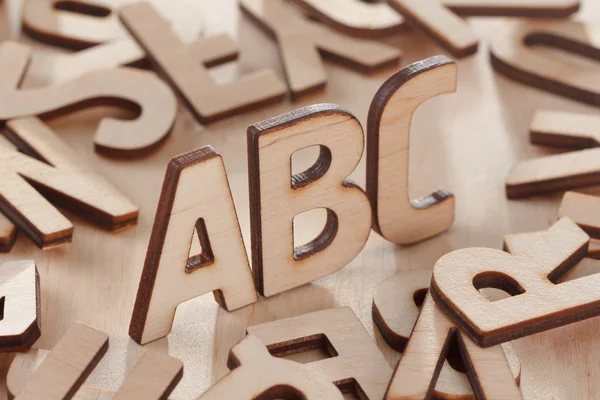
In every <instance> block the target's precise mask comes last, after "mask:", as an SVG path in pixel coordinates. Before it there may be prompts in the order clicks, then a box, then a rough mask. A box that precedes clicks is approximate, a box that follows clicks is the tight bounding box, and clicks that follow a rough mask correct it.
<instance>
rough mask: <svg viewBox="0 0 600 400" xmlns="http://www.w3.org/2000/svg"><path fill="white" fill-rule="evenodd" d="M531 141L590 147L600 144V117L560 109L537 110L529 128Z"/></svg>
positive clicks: (582, 147)
mask: <svg viewBox="0 0 600 400" xmlns="http://www.w3.org/2000/svg"><path fill="white" fill-rule="evenodd" d="M529 132H530V139H531V143H533V144H540V145H547V146H554V147H567V148H570V149H588V148H592V147H598V146H600V117H599V116H597V115H591V114H575V113H569V112H560V111H537V112H536V113H535V115H534V117H533V120H532V122H531V127H530V128H529Z"/></svg>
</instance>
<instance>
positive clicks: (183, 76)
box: [120, 2, 285, 123]
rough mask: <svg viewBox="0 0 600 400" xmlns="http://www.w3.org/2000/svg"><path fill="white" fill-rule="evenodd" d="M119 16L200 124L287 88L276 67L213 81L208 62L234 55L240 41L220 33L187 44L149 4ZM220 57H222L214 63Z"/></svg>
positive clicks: (277, 96) (279, 95) (268, 100)
mask: <svg viewBox="0 0 600 400" xmlns="http://www.w3.org/2000/svg"><path fill="white" fill-rule="evenodd" d="M120 15H121V20H122V21H123V24H124V25H125V27H126V28H127V29H128V30H129V31H130V33H131V35H132V36H133V37H134V38H135V39H136V40H137V41H138V43H139V45H140V46H141V47H142V48H143V49H144V50H145V51H146V54H147V55H148V58H150V60H151V61H152V62H153V64H154V65H155V66H156V67H157V68H158V69H159V70H160V71H161V72H162V74H163V75H164V76H165V77H166V78H167V80H168V82H169V83H170V84H171V87H172V88H173V90H175V91H176V92H177V93H179V95H180V96H181V98H182V99H183V100H184V101H185V103H186V104H187V106H188V107H189V109H190V111H191V112H192V113H193V114H194V116H195V117H196V119H197V120H198V121H200V122H201V123H208V122H212V121H216V120H218V119H222V118H225V117H228V116H231V115H233V114H235V113H239V112H243V111H247V110H249V109H253V108H256V107H261V106H263V105H266V104H272V103H276V102H279V101H281V100H282V99H283V97H284V95H285V87H284V85H283V83H281V81H280V80H279V78H278V77H277V75H276V74H275V72H273V71H272V70H262V71H258V72H256V73H254V74H251V75H247V76H245V77H244V78H242V79H241V80H239V81H237V82H234V83H230V84H228V85H219V84H217V83H216V82H214V80H213V79H212V78H211V76H210V74H209V73H208V69H207V66H208V65H207V64H209V65H210V64H212V65H215V64H219V63H221V62H222V61H223V60H231V56H232V55H233V56H234V57H235V55H236V53H235V51H231V50H230V49H232V48H234V46H235V44H234V43H233V42H232V40H231V39H230V38H229V37H227V36H216V37H212V38H206V39H199V40H198V41H196V42H194V43H190V44H185V43H183V42H182V41H181V40H180V39H179V38H178V37H177V36H176V35H175V34H174V32H173V30H172V29H171V27H170V26H169V24H168V23H167V21H165V20H164V19H163V18H162V17H161V16H160V14H158V12H157V11H156V10H155V9H154V8H153V7H152V6H151V5H150V4H149V3H148V2H140V3H137V4H131V5H128V6H125V7H123V8H122V9H121V11H120ZM222 47H223V48H222ZM215 59H216V60H219V59H220V60H219V61H218V62H214V60H215Z"/></svg>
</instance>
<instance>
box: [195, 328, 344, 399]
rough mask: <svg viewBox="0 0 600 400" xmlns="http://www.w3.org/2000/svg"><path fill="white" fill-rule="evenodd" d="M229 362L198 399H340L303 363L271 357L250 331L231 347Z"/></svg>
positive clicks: (323, 379)
mask: <svg viewBox="0 0 600 400" xmlns="http://www.w3.org/2000/svg"><path fill="white" fill-rule="evenodd" d="M228 366H229V368H230V369H231V370H232V371H231V372H230V373H229V374H228V375H227V376H225V377H223V378H222V379H221V380H219V381H218V382H217V383H215V385H214V386H213V387H211V388H210V389H208V391H206V393H204V394H203V395H202V396H200V398H199V400H223V399H236V400H257V399H265V400H271V399H302V400H323V399H327V400H342V399H343V396H342V393H341V392H340V391H339V390H338V389H337V388H336V387H335V386H334V385H333V383H331V382H328V381H327V380H325V378H324V377H323V376H321V375H319V374H318V373H316V372H314V371H313V370H312V369H310V368H308V367H307V366H306V365H302V364H299V363H296V362H294V361H289V360H283V359H280V358H275V357H271V355H270V354H269V352H268V351H267V349H266V347H265V346H264V345H263V344H262V343H261V342H260V339H258V338H257V337H255V336H252V335H248V336H246V338H244V339H243V340H242V341H241V342H240V343H238V344H237V345H235V346H234V347H233V348H232V349H231V353H230V355H229V362H228Z"/></svg>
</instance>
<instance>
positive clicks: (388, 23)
mask: <svg viewBox="0 0 600 400" xmlns="http://www.w3.org/2000/svg"><path fill="white" fill-rule="evenodd" d="M293 1H294V3H296V4H297V5H298V6H300V7H302V8H303V9H304V10H305V11H306V12H307V13H308V14H309V15H310V16H311V17H314V18H317V19H319V20H320V21H322V22H323V23H325V24H328V25H331V26H332V27H334V28H335V29H337V30H339V31H341V32H344V33H347V34H349V35H355V36H362V37H379V36H386V35H390V34H393V33H394V32H397V31H398V30H399V29H400V28H401V27H402V26H403V21H404V19H403V18H402V16H401V15H400V14H398V13H397V12H396V11H395V10H394V8H392V7H391V6H390V5H389V4H387V3H373V4H370V3H366V2H362V1H359V0H350V1H346V0H327V1H322V0H293ZM425 3H426V1H418V2H417V1H415V2H414V4H413V3H411V2H409V1H403V0H400V1H397V2H394V4H396V7H397V9H398V10H400V11H401V12H404V11H403V10H407V13H408V14H409V17H412V19H413V21H414V22H417V23H419V25H421V26H424V27H425V28H426V30H427V31H429V32H431V33H432V34H434V37H437V38H439V41H440V42H442V44H447V45H448V46H449V47H451V46H452V45H457V43H455V41H456V40H460V38H459V37H457V36H454V35H455V33H454V32H453V31H452V25H453V24H457V25H458V24H460V22H461V21H458V20H456V21H455V20H454V18H453V17H451V16H447V15H446V13H445V11H444V10H443V9H442V10H438V11H437V12H436V10H435V8H436V7H437V8H443V7H447V8H448V9H450V10H452V11H454V12H455V13H457V14H459V15H461V16H476V15H498V16H501V15H509V16H529V17H546V18H547V17H566V16H569V15H570V14H572V13H574V12H576V11H577V10H578V9H579V3H580V0H521V1H519V2H515V0H480V1H476V0H437V3H439V5H438V4H436V3H435V2H431V3H428V4H426V5H423V4H425ZM420 7H425V8H422V9H421V8H420ZM412 10H415V12H413V13H411V12H410V11H412ZM432 10H433V11H432ZM419 11H427V12H426V13H424V12H419ZM442 22H443V23H444V24H442ZM463 24H464V25H466V23H463ZM466 26H467V27H468V25H466ZM462 29H470V28H462V27H461V30H462ZM458 44H459V43H458Z"/></svg>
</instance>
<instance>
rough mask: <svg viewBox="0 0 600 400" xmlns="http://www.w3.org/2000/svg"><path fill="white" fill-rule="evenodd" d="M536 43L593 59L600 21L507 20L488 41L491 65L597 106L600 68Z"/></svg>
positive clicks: (599, 53)
mask: <svg viewBox="0 0 600 400" xmlns="http://www.w3.org/2000/svg"><path fill="white" fill-rule="evenodd" d="M535 45H545V46H550V47H555V48H558V49H562V50H566V51H568V52H573V53H577V54H580V55H582V56H585V57H588V58H590V59H593V60H596V59H598V58H599V57H600V25H598V24H596V25H592V24H585V23H581V22H575V21H571V20H565V21H559V22H548V21H544V22H535V21H519V22H512V23H507V25H506V26H504V27H503V29H500V30H498V33H497V34H496V36H494V38H493V39H492V42H491V43H490V54H491V60H492V65H493V66H494V68H495V69H496V71H498V72H500V73H501V74H503V75H506V76H507V77H509V78H511V79H514V80H516V81H519V82H521V83H524V84H526V85H530V86H533V87H535V88H538V89H542V90H546V91H548V92H552V93H555V94H558V95H560V96H564V97H568V98H571V99H574V100H578V101H582V102H584V103H588V104H592V105H595V106H599V107H600V71H599V70H598V68H597V67H596V66H595V65H591V66H587V65H583V64H582V63H577V62H574V61H573V60H571V59H569V58H568V57H561V56H560V54H559V55H557V56H556V57H552V56H549V54H548V52H547V51H539V50H536V48H535V47H534V46H535Z"/></svg>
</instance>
